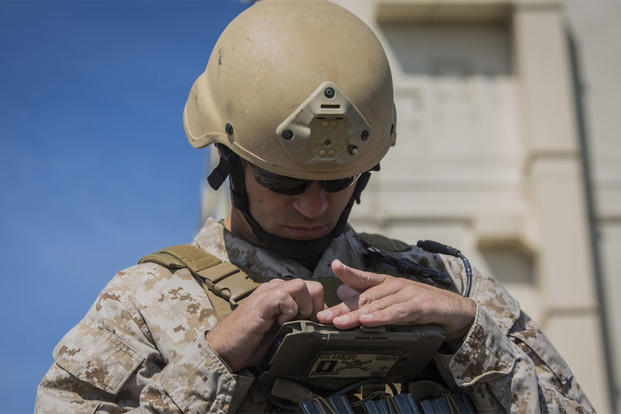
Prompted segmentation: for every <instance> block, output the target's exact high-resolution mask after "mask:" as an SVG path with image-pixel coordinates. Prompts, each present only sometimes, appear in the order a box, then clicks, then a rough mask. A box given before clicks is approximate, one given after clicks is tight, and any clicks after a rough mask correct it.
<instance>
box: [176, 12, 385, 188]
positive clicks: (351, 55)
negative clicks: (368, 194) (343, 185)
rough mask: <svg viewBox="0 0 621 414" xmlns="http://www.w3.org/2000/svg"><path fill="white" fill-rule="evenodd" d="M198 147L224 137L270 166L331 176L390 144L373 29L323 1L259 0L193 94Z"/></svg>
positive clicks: (365, 165)
mask: <svg viewBox="0 0 621 414" xmlns="http://www.w3.org/2000/svg"><path fill="white" fill-rule="evenodd" d="M183 124H184V127H185V132H186V134H187V137H188V140H189V142H190V144H191V145H192V146H193V147H195V148H201V147H205V146H207V145H210V144H213V143H219V144H223V145H225V146H226V147H228V148H230V149H231V150H232V151H233V152H234V153H236V154H237V155H238V156H240V157H241V158H243V159H246V160H247V161H249V162H250V163H252V164H255V165H256V166H258V167H260V168H262V169H264V170H267V171H270V172H272V173H276V174H280V175H285V176H289V177H294V178H301V179H307V180H334V179H340V178H343V177H351V176H354V175H356V174H360V173H363V172H365V171H368V170H370V169H372V168H373V167H374V166H376V165H377V164H378V163H379V161H380V160H381V159H382V157H383V156H384V155H385V154H386V152H387V151H388V148H389V147H390V146H391V145H394V143H395V109H394V103H393V89H392V77H391V73H390V67H389V65H388V60H387V58H386V55H385V53H384V50H383V48H382V46H381V44H380V43H379V41H378V39H377V38H376V37H375V35H374V34H373V32H372V31H371V29H370V28H369V27H368V26H367V25H366V24H365V23H363V22H362V21H361V20H360V19H359V18H357V17H356V16H354V15H353V14H351V13H350V12H349V11H347V10H345V9H343V8H341V7H339V6H337V5H335V4H333V3H331V2H329V1H324V0H263V1H260V2H258V3H256V4H255V5H253V6H251V7H249V8H248V9H247V10H246V11H244V12H243V13H242V14H240V15H239V16H238V17H237V18H236V19H235V20H233V21H232V22H231V23H230V24H229V25H228V27H227V28H226V29H225V30H224V32H222V34H221V35H220V38H219V39H218V42H217V43H216V45H215V47H214V49H213V51H212V53H211V57H210V58H209V62H208V64H207V68H206V69H205V72H204V73H203V74H201V75H200V76H199V77H198V79H197V80H196V82H195V83H194V85H193V86H192V90H191V91H190V94H189V97H188V100H187V103H186V105H185V109H184V113H183Z"/></svg>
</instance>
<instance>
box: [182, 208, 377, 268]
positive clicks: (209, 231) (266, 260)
mask: <svg viewBox="0 0 621 414" xmlns="http://www.w3.org/2000/svg"><path fill="white" fill-rule="evenodd" d="M194 244H195V245H196V246H198V247H200V248H202V249H204V250H205V251H207V252H209V253H211V254H213V255H214V256H217V257H218V258H219V259H221V260H227V261H230V262H231V263H233V264H235V265H236V266H238V267H240V268H242V269H244V271H246V272H247V273H249V274H257V275H261V276H267V277H273V278H282V277H286V276H290V275H291V276H297V277H302V278H305V279H321V278H326V277H334V273H332V270H331V269H330V263H331V262H332V260H334V259H337V258H338V259H339V260H341V261H342V262H343V263H345V264H347V265H349V266H352V267H355V268H358V269H360V268H364V267H365V262H364V256H363V254H364V246H363V245H362V244H361V243H360V241H359V240H358V237H357V235H356V232H355V231H354V230H353V229H352V228H351V226H350V225H349V224H347V225H346V226H345V230H344V231H343V233H342V234H341V235H340V236H338V237H336V238H334V239H333V240H332V242H331V243H330V245H329V246H328V248H327V249H326V250H325V252H324V253H323V255H322V256H321V259H319V262H318V263H317V267H316V268H315V271H314V272H313V273H312V274H311V272H310V271H309V270H308V269H306V268H305V267H304V266H302V265H301V264H300V263H298V262H297V261H295V260H294V259H291V258H289V257H283V256H280V255H278V254H276V253H274V252H272V251H270V250H268V249H264V248H261V247H258V246H255V245H253V244H252V243H250V242H248V241H246V240H244V239H242V238H240V237H237V236H235V235H233V234H231V233H230V232H228V231H227V230H226V229H225V228H224V226H222V225H221V224H220V223H218V221H217V220H215V219H213V218H209V219H207V221H205V224H204V225H203V227H202V228H201V229H200V231H199V232H198V234H197V235H196V237H195V239H194Z"/></svg>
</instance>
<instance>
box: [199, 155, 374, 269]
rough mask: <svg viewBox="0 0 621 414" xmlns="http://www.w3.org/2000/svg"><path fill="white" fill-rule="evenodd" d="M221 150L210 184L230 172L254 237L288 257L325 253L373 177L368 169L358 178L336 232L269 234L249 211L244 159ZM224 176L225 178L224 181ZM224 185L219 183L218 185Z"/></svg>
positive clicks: (232, 189)
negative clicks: (306, 236)
mask: <svg viewBox="0 0 621 414" xmlns="http://www.w3.org/2000/svg"><path fill="white" fill-rule="evenodd" d="M218 149H219V151H220V162H219V164H218V166H217V167H216V168H215V169H214V170H213V171H212V173H211V174H210V176H209V178H208V180H209V183H210V185H212V187H214V185H213V184H212V181H214V184H215V183H217V181H220V179H221V177H222V175H223V174H224V173H225V172H226V175H228V176H229V177H230V180H229V182H230V192H231V199H232V203H233V208H236V209H237V210H238V211H239V212H241V214H242V216H243V217H244V219H245V220H246V222H247V223H248V225H249V226H250V228H251V229H252V232H253V234H254V236H255V237H256V238H257V240H258V242H259V246H260V247H263V248H266V249H268V250H271V251H273V252H275V253H277V254H280V255H282V256H286V257H293V258H308V257H313V256H318V255H321V254H322V253H323V252H324V251H325V250H326V249H327V248H328V246H329V245H330V243H331V242H332V239H333V238H336V237H339V236H340V235H341V234H342V233H343V231H344V230H345V225H346V224H347V220H348V218H349V214H350V213H351V209H352V207H353V205H354V202H356V203H360V195H361V194H362V191H363V190H364V189H365V188H366V186H367V184H368V182H369V178H370V177H371V173H370V172H369V171H367V172H365V173H363V174H362V175H361V176H360V178H358V181H356V188H355V189H354V192H353V193H352V195H351V197H350V199H349V201H348V202H347V204H346V205H345V207H344V208H343V211H342V212H341V215H340V217H339V220H338V221H337V223H336V225H335V226H334V229H333V230H332V232H330V233H328V234H326V235H325V236H323V237H320V238H318V239H312V240H294V239H287V238H284V237H280V236H276V235H275V234H271V233H268V232H267V231H265V230H264V229H263V227H261V225H260V224H259V223H258V222H257V221H256V220H255V219H254V217H252V215H251V214H250V210H249V205H250V203H249V201H248V194H247V191H246V181H245V171H244V161H243V160H242V159H241V158H240V157H239V156H238V155H237V154H235V153H234V152H232V151H231V150H230V149H228V148H227V147H225V146H224V145H218ZM221 166H222V167H221ZM378 169H379V165H378V166H377V167H375V168H374V170H378ZM218 170H219V171H218ZM214 175H216V176H218V179H217V181H216V179H215V178H214V179H212V176H214ZM224 179H226V176H224ZM224 179H222V180H221V181H224ZM221 184H222V182H220V185H221ZM220 185H218V187H219V186H220ZM214 189H217V187H214Z"/></svg>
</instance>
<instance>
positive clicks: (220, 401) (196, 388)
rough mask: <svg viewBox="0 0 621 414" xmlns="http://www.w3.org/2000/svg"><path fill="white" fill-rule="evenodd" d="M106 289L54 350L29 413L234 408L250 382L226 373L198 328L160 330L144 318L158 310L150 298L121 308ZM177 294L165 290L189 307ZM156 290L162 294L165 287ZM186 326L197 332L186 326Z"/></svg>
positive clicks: (115, 291)
mask: <svg viewBox="0 0 621 414" xmlns="http://www.w3.org/2000/svg"><path fill="white" fill-rule="evenodd" d="M134 276H135V275H134ZM113 280H114V279H113ZM194 283H195V282H194ZM111 284H114V283H111ZM117 284H118V283H117ZM109 287H110V285H109V286H108V288H106V289H105V290H104V291H102V292H101V293H100V294H99V296H98V298H97V300H96V302H95V303H94V305H93V306H92V307H91V309H90V310H89V312H88V313H87V314H86V316H85V317H84V319H83V320H82V321H80V323H79V324H78V325H76V326H75V327H74V328H73V329H72V330H71V331H69V332H68V333H67V334H66V335H65V337H64V338H63V339H62V340H61V341H60V343H59V344H58V345H57V346H56V348H55V349H54V353H53V355H54V360H55V362H54V364H53V365H52V367H51V368H50V370H49V371H48V373H47V374H46V376H45V377H44V378H43V381H42V382H41V384H40V385H39V388H38V391H37V397H36V404H35V412H36V413H100V412H101V413H122V412H131V413H180V412H183V413H195V412H201V413H203V412H204V413H212V412H223V411H228V410H229V409H235V407H234V405H235V404H237V402H239V401H241V400H242V398H243V396H244V395H245V394H246V392H247V390H248V388H249V386H250V383H251V382H252V380H253V378H252V376H251V375H241V374H240V375H235V374H233V373H231V371H230V370H229V369H228V367H227V366H226V365H225V364H224V363H223V362H222V361H221V360H220V359H219V357H218V356H217V354H215V353H214V352H213V351H212V350H211V348H210V347H209V345H208V344H207V341H206V340H205V338H204V332H205V329H206V327H205V326H204V325H203V326H202V327H201V326H196V325H195V324H194V322H192V321H189V322H187V323H188V325H187V326H182V325H179V326H177V327H175V328H173V329H171V331H170V333H169V332H167V330H166V327H165V326H161V325H157V324H156V323H155V321H152V320H150V318H151V317H152V316H156V315H157V314H159V313H162V312H163V311H164V309H160V310H157V311H154V310H153V308H155V307H156V306H155V305H153V304H152V303H150V301H146V302H147V304H146V305H145V304H144V303H141V304H135V303H127V300H125V299H123V298H122V294H121V293H122V292H119V290H118V289H109ZM127 289H128V290H129V289H133V288H132V287H128V288H127ZM183 289H184V286H180V287H178V288H175V289H172V290H170V291H171V292H174V296H175V297H176V298H182V299H185V300H186V303H185V304H184V306H188V305H189V306H191V305H192V303H187V300H188V295H185V293H188V292H184V291H183ZM188 289H191V287H190V285H189V284H188ZM155 291H157V292H158V296H159V295H161V296H162V297H164V295H165V294H164V293H162V292H165V291H166V290H164V291H162V290H159V289H156V290H155ZM138 294H140V292H137V295H138ZM154 302H157V300H155V301H154ZM161 302H163V303H165V302H167V301H161ZM168 302H169V303H170V301H168ZM150 305H153V306H150ZM170 306H173V307H174V304H173V305H168V310H169V311H174V309H172V308H170ZM197 313H198V312H197ZM170 317H174V314H173V315H171V316H169V318H170ZM176 319H177V320H179V316H178V315H177V316H176ZM147 320H148V322H149V323H147ZM193 325H195V326H194V327H195V328H196V329H189V328H192V326H193ZM175 329H176V331H175ZM175 332H181V334H182V335H181V336H180V338H183V340H172V339H168V340H167V339H166V338H167V337H169V336H170V335H171V334H174V333H175ZM196 333H198V334H196ZM154 338H157V339H158V340H157V341H156V340H155V339H154ZM186 339H187V340H186ZM180 345H182V346H180ZM174 346H179V348H178V349H174Z"/></svg>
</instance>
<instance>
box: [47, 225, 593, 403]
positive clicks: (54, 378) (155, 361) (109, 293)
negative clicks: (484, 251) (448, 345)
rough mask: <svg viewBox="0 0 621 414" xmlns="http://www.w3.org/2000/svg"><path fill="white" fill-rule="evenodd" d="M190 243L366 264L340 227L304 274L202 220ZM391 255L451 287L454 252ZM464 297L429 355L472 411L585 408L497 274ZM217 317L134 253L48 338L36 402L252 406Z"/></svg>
mask: <svg viewBox="0 0 621 414" xmlns="http://www.w3.org/2000/svg"><path fill="white" fill-rule="evenodd" d="M194 244H195V245H196V246H198V247H200V248H202V249H204V250H206V251H207V252H209V253H211V254H212V255H214V256H217V257H218V258H220V259H222V260H229V261H231V262H233V263H234V264H236V265H237V266H238V267H240V268H242V269H244V271H246V272H247V273H249V274H259V275H265V276H270V277H274V278H278V277H284V276H287V275H298V276H302V277H305V278H324V277H334V274H333V273H332V272H331V269H330V263H331V261H332V259H334V258H338V259H340V260H341V261H342V262H344V263H345V264H347V265H349V266H352V267H354V268H363V269H364V268H365V259H364V256H363V253H364V246H363V245H362V244H361V241H360V239H359V237H358V235H357V234H356V233H355V232H354V231H353V230H352V229H351V228H350V227H347V228H346V230H345V231H344V233H343V234H342V235H341V236H339V237H337V238H336V239H334V240H333V241H332V243H331V245H330V247H329V248H328V249H327V250H326V251H325V253H324V254H323V256H322V257H321V259H320V261H319V263H318V265H317V267H316V269H315V271H314V272H313V274H311V272H309V270H307V269H306V268H305V267H303V266H302V265H300V264H299V263H298V262H296V261H294V260H292V259H289V258H283V257H278V256H276V255H274V254H273V253H271V252H270V251H268V250H265V249H261V248H258V247H256V246H254V245H252V244H250V243H248V242H246V241H244V240H242V239H240V238H238V237H235V236H233V235H232V234H230V233H229V232H227V231H226V230H224V229H223V227H222V226H221V225H220V224H218V223H217V222H216V221H215V220H213V219H210V220H208V221H207V222H206V224H205V226H204V227H203V228H202V229H201V231H200V232H199V234H198V235H197V236H196V238H195V240H194ZM400 254H401V255H402V256H403V257H408V258H411V259H413V260H415V261H416V262H418V263H420V264H423V265H426V266H429V267H431V268H434V269H436V270H439V271H442V272H445V273H447V274H449V275H450V276H451V277H452V279H453V281H454V283H455V285H456V286H457V287H458V288H460V287H461V286H462V283H463V281H464V272H463V267H462V263H461V261H460V260H459V259H456V258H454V257H450V256H442V255H437V254H430V253H427V252H424V251H422V250H420V249H419V248H417V247H411V248H410V249H408V250H407V251H405V252H402V253H400ZM380 267H381V266H380ZM369 270H373V271H382V270H384V269H381V268H377V266H376V268H373V269H369ZM385 271H386V272H388V269H385ZM392 273H393V274H394V272H392ZM471 297H472V298H473V299H474V300H475V301H476V302H477V304H478V306H477V314H476V319H475V321H474V324H473V326H472V328H471V329H470V331H469V333H468V334H467V336H466V338H465V340H464V342H463V345H462V346H461V347H460V348H459V349H458V350H457V352H456V353H455V354H454V355H441V354H437V355H436V357H435V363H436V366H437V369H438V371H439V372H440V373H441V374H442V377H443V378H444V379H445V381H446V383H447V384H448V385H449V387H452V388H454V389H455V388H457V387H459V388H462V389H464V390H466V391H467V392H468V393H469V394H470V396H471V397H472V399H473V401H474V402H475V405H476V407H477V410H478V412H482V413H485V412H489V413H499V412H519V413H535V412H540V411H542V412H550V413H559V412H579V413H583V412H584V413H591V412H594V410H593V408H592V406H591V404H590V403H589V401H588V399H587V398H586V396H585V395H584V393H583V392H582V390H581V388H580V386H579V385H578V384H577V382H576V380H575V379H574V377H573V375H572V373H571V371H570V369H569V367H568V366H567V364H566V363H565V361H563V359H562V358H561V356H560V355H559V354H558V352H557V351H556V350H555V349H554V348H553V346H552V345H551V344H550V342H549V341H548V339H547V338H546V336H545V335H544V334H543V332H541V330H540V329H539V327H538V326H537V324H536V323H535V322H534V321H532V320H530V319H529V317H528V316H527V315H525V314H524V313H522V312H521V311H520V308H519V305H518V303H517V302H516V301H515V299H513V298H512V297H511V296H510V295H509V294H508V293H507V291H506V290H505V289H504V288H503V287H502V286H501V285H500V284H499V283H498V282H496V280H494V279H492V278H490V277H487V276H485V275H482V274H480V273H479V272H477V271H476V270H475V271H474V278H473V284H472V293H471ZM216 322H217V319H216V317H215V312H214V311H213V308H212V307H211V305H210V302H209V300H208V298H207V295H206V294H205V292H204V290H203V288H202V287H201V286H200V285H199V284H198V283H197V282H196V280H195V279H194V278H193V277H192V276H191V274H190V273H189V271H187V270H185V269H183V270H179V271H176V272H175V273H172V274H171V272H169V271H168V270H167V269H165V268H163V267H161V266H159V265H157V264H153V263H145V264H140V265H136V266H133V267H130V268H129V269H126V270H124V271H122V272H119V273H118V274H117V275H116V276H115V277H114V278H113V279H112V280H111V281H110V282H109V283H108V285H107V286H106V287H105V288H104V290H103V291H102V292H101V293H100V294H99V296H98V298H97V300H96V301H95V303H94V304H93V306H92V307H91V309H90V310H89V311H88V313H87V314H86V316H85V317H84V319H82V321H80V323H78V324H77V325H76V326H75V327H74V328H73V329H72V330H71V331H69V332H68V333H67V334H66V335H65V337H64V338H63V339H62V340H61V341H60V343H59V344H58V345H57V346H56V348H55V349H54V359H55V363H54V364H53V365H52V367H51V368H50V370H49V371H48V373H47V374H46V376H45V377H44V378H43V381H42V382H41V384H40V385H39V388H38V392H37V398H36V407H35V412H37V413H93V412H97V413H99V412H105V413H121V412H131V413H164V412H166V413H178V412H184V413H207V412H209V413H216V412H235V411H238V412H257V411H258V410H260V409H261V407H264V404H263V405H261V400H262V398H260V397H259V396H258V395H257V393H255V392H253V388H254V387H251V385H252V382H253V376H252V374H250V372H248V371H246V370H244V371H242V372H239V373H232V372H231V371H230V370H229V368H228V367H227V366H226V364H225V363H224V362H223V361H222V360H220V358H219V357H218V355H216V354H215V353H214V352H213V350H211V348H210V347H209V345H208V344H207V342H206V340H205V331H207V330H208V329H210V328H211V327H213V326H214V324H216Z"/></svg>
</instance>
